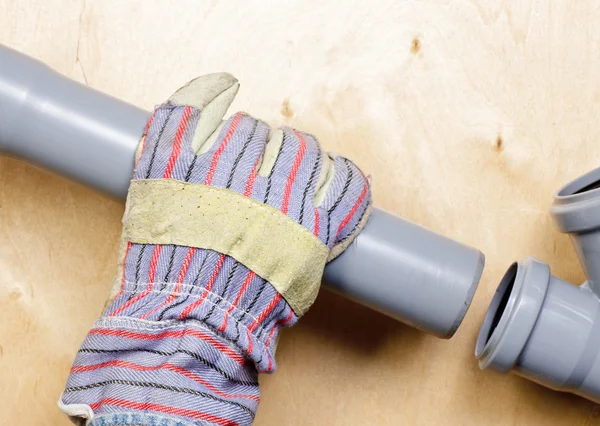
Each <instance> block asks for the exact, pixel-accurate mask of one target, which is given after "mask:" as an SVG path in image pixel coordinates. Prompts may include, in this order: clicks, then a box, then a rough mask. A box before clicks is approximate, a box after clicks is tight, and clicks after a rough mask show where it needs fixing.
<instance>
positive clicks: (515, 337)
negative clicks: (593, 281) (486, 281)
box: [475, 258, 550, 372]
mask: <svg viewBox="0 0 600 426" xmlns="http://www.w3.org/2000/svg"><path fill="white" fill-rule="evenodd" d="M549 280H550V268H549V267H548V265H546V264H545V263H543V262H540V261H538V260H536V259H533V258H528V259H526V260H525V261H523V262H518V263H514V264H512V265H511V266H510V268H508V270H507V271H506V273H505V275H504V277H503V278H502V280H501V281H500V285H499V286H498V288H497V290H496V294H495V295H494V297H493V298H492V301H491V303H490V306H489V308H488V311H487V313H486V315H485V318H484V320H483V325H482V327H481V329H480V331H479V335H478V337H477V343H476V345H475V356H476V357H477V358H478V359H479V367H480V368H481V369H485V368H488V367H492V368H494V369H495V370H498V371H501V372H506V371H508V370H510V369H511V368H512V367H513V365H514V364H515V362H516V361H517V358H518V357H519V354H520V353H521V351H522V350H523V348H524V347H525V344H526V343H527V339H528V338H529V335H530V334H531V331H532V330H533V326H534V325H535V321H536V319H537V317H538V315H539V313H540V310H541V308H542V303H543V301H544V297H545V295H546V291H547V289H548V283H549Z"/></svg>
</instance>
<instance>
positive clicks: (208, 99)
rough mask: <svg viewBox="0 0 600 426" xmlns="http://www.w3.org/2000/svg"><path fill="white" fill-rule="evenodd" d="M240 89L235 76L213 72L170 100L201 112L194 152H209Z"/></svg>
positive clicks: (173, 103)
mask: <svg viewBox="0 0 600 426" xmlns="http://www.w3.org/2000/svg"><path fill="white" fill-rule="evenodd" d="M239 88H240V84H239V83H238V81H237V79H236V78H235V77H233V76H232V75H230V74H227V73H214V74H208V75H203V76H201V77H198V78H196V79H194V80H192V81H190V82H189V83H187V84H186V85H185V86H183V87H182V88H180V89H179V90H177V92H175V93H174V94H173V95H172V96H171V97H170V98H169V101H168V102H167V103H168V104H169V105H174V106H190V107H192V108H194V109H196V110H197V111H199V112H201V114H200V119H199V121H198V124H197V126H196V129H195V132H194V137H193V138H192V141H191V143H192V150H193V152H203V151H206V150H208V148H209V147H207V146H206V144H207V142H209V140H210V136H211V135H213V134H214V133H215V131H216V130H217V129H218V128H219V126H220V125H221V123H222V120H223V117H224V116H225V113H226V112H227V109H228V108H229V106H230V105H231V103H232V102H233V99H234V98H235V95H236V94H237V92H238V90H239Z"/></svg>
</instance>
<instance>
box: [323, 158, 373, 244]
mask: <svg viewBox="0 0 600 426" xmlns="http://www.w3.org/2000/svg"><path fill="white" fill-rule="evenodd" d="M333 168H334V175H333V179H332V180H331V183H329V186H328V188H326V191H327V192H326V194H325V197H324V199H323V202H322V204H321V205H320V206H319V211H320V216H321V220H322V226H321V227H320V229H321V231H320V238H321V239H322V240H323V241H324V242H325V244H326V245H327V246H329V247H332V246H333V245H334V244H336V243H338V242H340V241H341V240H342V239H345V238H346V237H348V236H349V235H350V234H352V233H354V232H356V231H357V226H358V224H359V223H360V221H361V218H362V217H364V215H365V214H366V212H367V208H368V207H369V205H370V200H371V193H370V188H369V182H368V180H367V178H366V177H365V176H364V175H363V174H362V172H361V171H360V169H359V168H358V167H357V166H356V165H355V164H354V163H353V162H351V161H350V160H348V159H346V158H344V157H340V156H336V157H335V158H334V160H333Z"/></svg>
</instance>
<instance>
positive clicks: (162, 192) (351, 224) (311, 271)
mask: <svg viewBox="0 0 600 426" xmlns="http://www.w3.org/2000/svg"><path fill="white" fill-rule="evenodd" d="M238 88H239V84H238V83H237V80H235V79H234V78H233V77H232V76H230V75H228V74H211V75H207V76H204V77H200V78H198V79H195V80H193V81H191V82H190V83H188V84H187V85H186V86H184V87H182V88H181V89H179V90H178V91H177V92H176V93H175V94H174V95H173V96H172V97H171V98H170V99H169V100H168V101H167V102H166V103H164V104H162V105H160V106H159V107H157V108H156V109H155V111H154V113H153V115H152V117H151V118H150V120H149V122H148V124H147V126H146V130H145V131H144V135H143V136H142V139H141V141H140V144H139V146H138V151H137V153H136V167H135V172H134V176H133V180H132V182H131V186H130V189H129V193H128V197H127V204H126V208H125V214H124V217H123V236H122V243H121V254H120V259H121V263H120V264H119V268H118V274H117V279H116V280H115V285H114V287H113V290H112V292H111V296H110V297H109V301H108V302H107V306H106V309H105V310H104V313H103V314H102V316H101V317H100V319H98V320H97V322H96V323H95V324H94V326H93V328H92V329H91V331H90V332H89V334H88V335H87V337H86V339H85V341H84V342H83V345H82V347H81V349H80V350H79V352H78V353H77V357H76V358H75V362H74V365H73V367H72V369H71V373H70V376H69V378H68V381H67V385H66V389H65V390H64V393H63V394H62V396H61V398H60V401H59V406H60V408H61V409H62V410H63V411H64V412H65V413H66V414H67V415H69V416H70V418H71V419H72V420H73V421H74V422H76V423H79V424H86V425H98V426H113V425H120V426H123V425H127V426H134V425H135V426H140V425H148V426H150V425H152V426H155V425H156V426H159V425H160V426H163V425H164V426H170V425H178V426H188V425H249V424H251V423H252V421H253V419H254V417H255V413H256V409H257V406H258V402H259V389H258V381H257V375H258V372H263V373H269V372H272V371H273V370H274V369H275V358H274V350H275V342H276V339H277V336H278V333H279V329H280V328H281V327H286V326H291V325H293V324H294V323H295V322H296V321H297V319H298V317H300V316H301V315H302V314H304V313H305V312H306V310H307V309H308V308H309V307H310V305H311V304H312V303H313V301H314V299H315V297H316V296H317V293H318V289H319V286H320V282H321V276H322V273H323V269H324V267H325V264H326V262H328V261H330V260H332V259H333V258H335V257H336V256H337V255H339V254H340V253H341V252H342V251H343V250H344V249H345V248H346V247H347V246H348V245H349V244H350V243H351V242H352V240H353V239H354V237H356V235H357V234H358V233H359V232H360V230H361V229H362V227H363V226H364V225H365V223H366V221H367V218H368V216H369V212H370V207H371V194H370V188H369V181H368V179H367V178H366V177H365V176H364V175H363V173H362V172H361V171H360V170H359V169H358V167H356V165H354V163H352V162H351V161H349V160H347V159H345V158H343V157H341V156H338V155H334V154H328V153H326V152H324V151H323V150H322V149H321V146H320V145H319V142H318V141H317V140H316V139H315V137H313V136H311V135H309V134H306V133H302V132H299V131H297V130H294V129H291V128H282V129H278V130H272V129H271V128H269V126H268V125H267V124H265V123H263V122H262V121H260V120H256V119H254V118H252V117H250V116H249V115H246V114H244V113H237V114H235V115H233V116H232V117H231V118H229V119H228V120H226V121H222V120H223V116H224V114H225V112H226V111H227V109H228V107H229V105H230V104H231V102H232V101H233V98H234V97H235V95H236V93H237V91H238Z"/></svg>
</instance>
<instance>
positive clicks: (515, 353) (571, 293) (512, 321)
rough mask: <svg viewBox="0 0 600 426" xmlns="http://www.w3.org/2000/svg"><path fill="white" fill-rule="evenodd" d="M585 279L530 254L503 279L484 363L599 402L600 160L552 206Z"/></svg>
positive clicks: (480, 349)
mask: <svg viewBox="0 0 600 426" xmlns="http://www.w3.org/2000/svg"><path fill="white" fill-rule="evenodd" d="M550 214H551V215H552V218H553V219H554V221H555V223H556V225H557V227H558V229H560V230H561V231H562V232H566V233H568V234H569V235H570V237H571V241H572V242H573V246H574V247H575V250H576V252H577V255H578V256H579V261H580V262H581V264H582V266H583V269H584V271H585V273H586V275H587V278H588V281H586V282H585V283H584V284H582V285H581V286H579V287H576V286H574V285H571V284H570V283H568V282H566V281H563V280H561V279H559V278H556V277H555V276H553V275H551V273H550V267H549V266H548V265H546V264H545V263H543V262H540V261H539V260H536V259H533V258H528V259H526V260H525V261H522V262H518V263H515V264H513V265H512V266H511V267H510V268H509V269H508V271H507V272H506V275H505V276H504V278H503V279H502V281H501V282H500V286H499V287H498V289H497V290H496V294H495V295H494V298H493V299H492V302H491V305H490V307H489V309H488V312H487V314H486V316H485V319H484V322H483V326H482V328H481V331H480V332H479V337H478V339H477V345H476V349H475V356H477V357H478V358H479V366H480V367H481V368H482V369H483V368H487V367H492V368H494V369H495V370H498V371H501V372H507V371H509V370H511V371H513V372H515V373H516V374H519V375H521V376H523V377H526V378H528V379H530V380H533V381H535V382H538V383H540V384H542V385H545V386H548V387H550V388H552V389H556V390H560V391H566V392H573V393H576V394H578V395H581V396H583V397H585V398H588V399H591V400H593V401H596V402H600V315H599V314H600V298H599V297H600V168H598V169H596V170H593V171H592V172H590V173H587V174H585V175H583V176H582V177H580V178H578V179H576V180H574V181H573V182H571V183H569V184H567V185H566V186H564V187H563V188H562V189H561V190H560V191H558V193H557V194H556V195H555V198H554V204H553V205H552V207H551V209H550Z"/></svg>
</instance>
